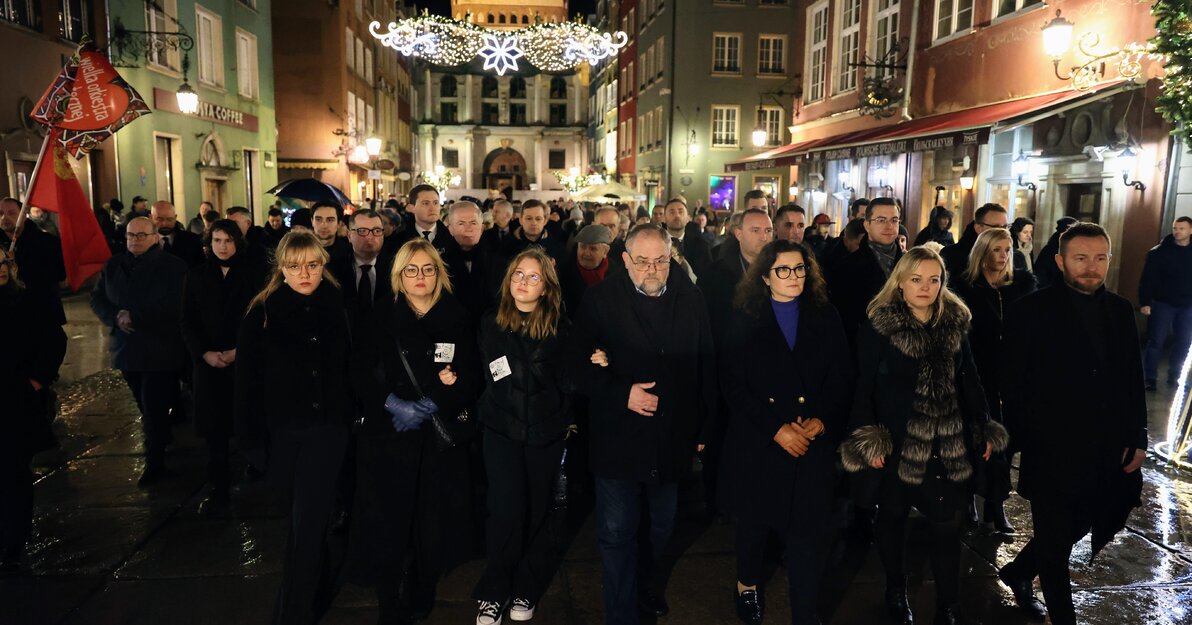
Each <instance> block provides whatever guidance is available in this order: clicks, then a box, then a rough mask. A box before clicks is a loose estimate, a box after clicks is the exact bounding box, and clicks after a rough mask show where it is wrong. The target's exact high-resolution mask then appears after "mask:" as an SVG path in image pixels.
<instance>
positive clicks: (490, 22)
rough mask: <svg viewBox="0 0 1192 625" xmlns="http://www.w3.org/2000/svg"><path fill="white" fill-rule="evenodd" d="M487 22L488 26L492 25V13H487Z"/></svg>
mask: <svg viewBox="0 0 1192 625" xmlns="http://www.w3.org/2000/svg"><path fill="white" fill-rule="evenodd" d="M487 21H488V23H489V24H492V23H493V14H492V13H489V14H488V20H487Z"/></svg>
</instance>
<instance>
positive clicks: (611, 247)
mask: <svg viewBox="0 0 1192 625" xmlns="http://www.w3.org/2000/svg"><path fill="white" fill-rule="evenodd" d="M592 223H593V224H596V225H600V226H604V227H605V228H608V232H609V235H610V236H611V238H612V240H611V241H610V242H609V244H608V256H607V258H608V268H609V269H610V270H616V269H624V268H625V265H624V264H623V263H622V262H621V253H622V252H624V251H625V235H626V234H627V233H626V232H625V231H624V230H622V229H621V214H620V213H618V212H617V209H616V207H615V206H608V205H605V206H601V207H600V208H598V209H596V215H595V217H593V218H592ZM709 253H711V249H710V248H709Z"/></svg>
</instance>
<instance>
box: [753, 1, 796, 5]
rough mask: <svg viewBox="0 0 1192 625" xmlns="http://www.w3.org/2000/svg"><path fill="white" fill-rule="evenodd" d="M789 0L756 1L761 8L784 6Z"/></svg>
mask: <svg viewBox="0 0 1192 625" xmlns="http://www.w3.org/2000/svg"><path fill="white" fill-rule="evenodd" d="M788 1H789V0H758V4H760V5H762V6H786V5H787V3H788Z"/></svg>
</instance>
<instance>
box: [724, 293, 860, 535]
mask: <svg viewBox="0 0 1192 625" xmlns="http://www.w3.org/2000/svg"><path fill="white" fill-rule="evenodd" d="M847 349H848V341H847V339H846V338H845V336H844V329H843V327H842V326H841V324H840V317H839V316H838V315H837V314H836V309H835V308H833V307H832V306H831V305H830V304H825V305H823V306H815V305H812V304H811V303H810V302H802V303H801V304H800V310H799V325H798V329H797V331H796V339H795V348H794V350H791V349H788V348H787V346H786V338H785V337H784V336H783V334H782V330H781V329H780V328H779V327H778V320H777V319H776V318H775V316H774V310H773V308H771V306H770V305H769V304H768V303H767V304H765V305H764V306H763V309H762V310H761V312H760V315H759V316H756V317H755V316H753V315H749V314H745V313H741V312H738V314H737V316H736V318H734V319H733V322H732V323H731V325H730V328H729V331H728V334H727V340H726V342H725V346H724V349H722V350H721V358H720V368H721V371H722V374H721V377H722V380H723V384H722V386H721V393H723V396H724V399H725V403H726V404H727V405H728V406H730V416H729V419H728V433H727V435H726V438H725V443H724V460H723V464H722V469H721V475H720V479H721V483H722V486H721V487H720V488H719V489H718V492H719V493H720V494H721V499H722V500H723V501H722V502H721V503H722V505H723V506H725V508H723V509H726V510H730V511H732V512H733V513H735V514H737V515H739V516H742V517H749V518H751V519H754V520H756V521H759V522H762V523H764V524H766V525H768V526H770V527H772V528H775V529H776V530H778V531H779V532H780V533H781V534H782V535H788V534H789V533H790V532H792V531H794V530H795V529H796V528H798V527H802V528H805V529H808V528H810V527H812V526H818V525H820V524H822V523H824V522H826V521H827V519H828V518H830V516H831V501H832V492H833V488H834V485H835V474H836V445H837V443H838V442H839V441H840V440H841V439H842V438H843V437H844V435H845V433H846V432H845V425H846V423H847V421H848V408H849V404H848V399H849V394H848V388H849V386H850V384H851V376H852V373H851V371H850V370H851V368H852V363H851V359H850V358H849V357H848V352H847V351H846V350H847ZM799 417H803V418H808V419H809V418H812V417H814V418H818V419H819V420H820V421H822V422H823V424H824V433H823V434H821V435H820V436H819V437H818V438H817V439H816V440H815V441H813V442H812V443H811V445H810V447H809V449H808V451H807V453H806V454H804V455H803V456H801V457H799V458H795V457H793V456H791V455H790V454H788V453H787V452H786V450H784V449H783V448H782V447H781V446H779V445H778V443H775V442H774V435H775V434H776V433H777V432H778V430H779V428H781V427H782V426H783V425H785V424H786V423H790V422H794V421H795V420H796V419H797V418H799Z"/></svg>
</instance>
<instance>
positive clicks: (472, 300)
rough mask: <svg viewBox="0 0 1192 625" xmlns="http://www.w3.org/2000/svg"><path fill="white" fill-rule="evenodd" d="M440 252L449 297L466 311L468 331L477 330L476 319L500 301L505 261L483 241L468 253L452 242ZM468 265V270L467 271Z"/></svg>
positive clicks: (506, 260) (506, 261) (477, 321)
mask: <svg viewBox="0 0 1192 625" xmlns="http://www.w3.org/2000/svg"><path fill="white" fill-rule="evenodd" d="M448 240H449V243H447V244H446V246H445V247H444V248H443V255H442V256H443V262H444V263H445V264H446V265H447V273H448V275H450V276H451V287H452V291H451V294H452V295H454V296H455V299H456V300H458V301H459V303H460V304H462V305H463V307H464V308H465V309H467V311H468V316H469V317H471V319H472V327H478V326H479V324H480V319H481V318H482V317H483V316H484V314H485V313H487V312H488V311H489V310H491V309H492V308H494V307H495V306H496V305H497V302H498V301H500V289H501V287H502V286H503V285H502V284H501V280H502V279H504V277H505V268H506V266H507V265H508V261H509V259H506V258H503V257H501V256H499V255H497V254H496V253H494V251H493V249H492V248H490V247H489V246H488V245H487V244H485V243H484V242H483V241H481V242H480V244H478V245H476V246H475V247H473V248H472V249H471V250H469V251H464V250H463V249H462V248H461V247H460V246H459V244H458V243H456V241H455V239H448ZM468 261H471V263H472V268H471V269H469V268H468Z"/></svg>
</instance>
